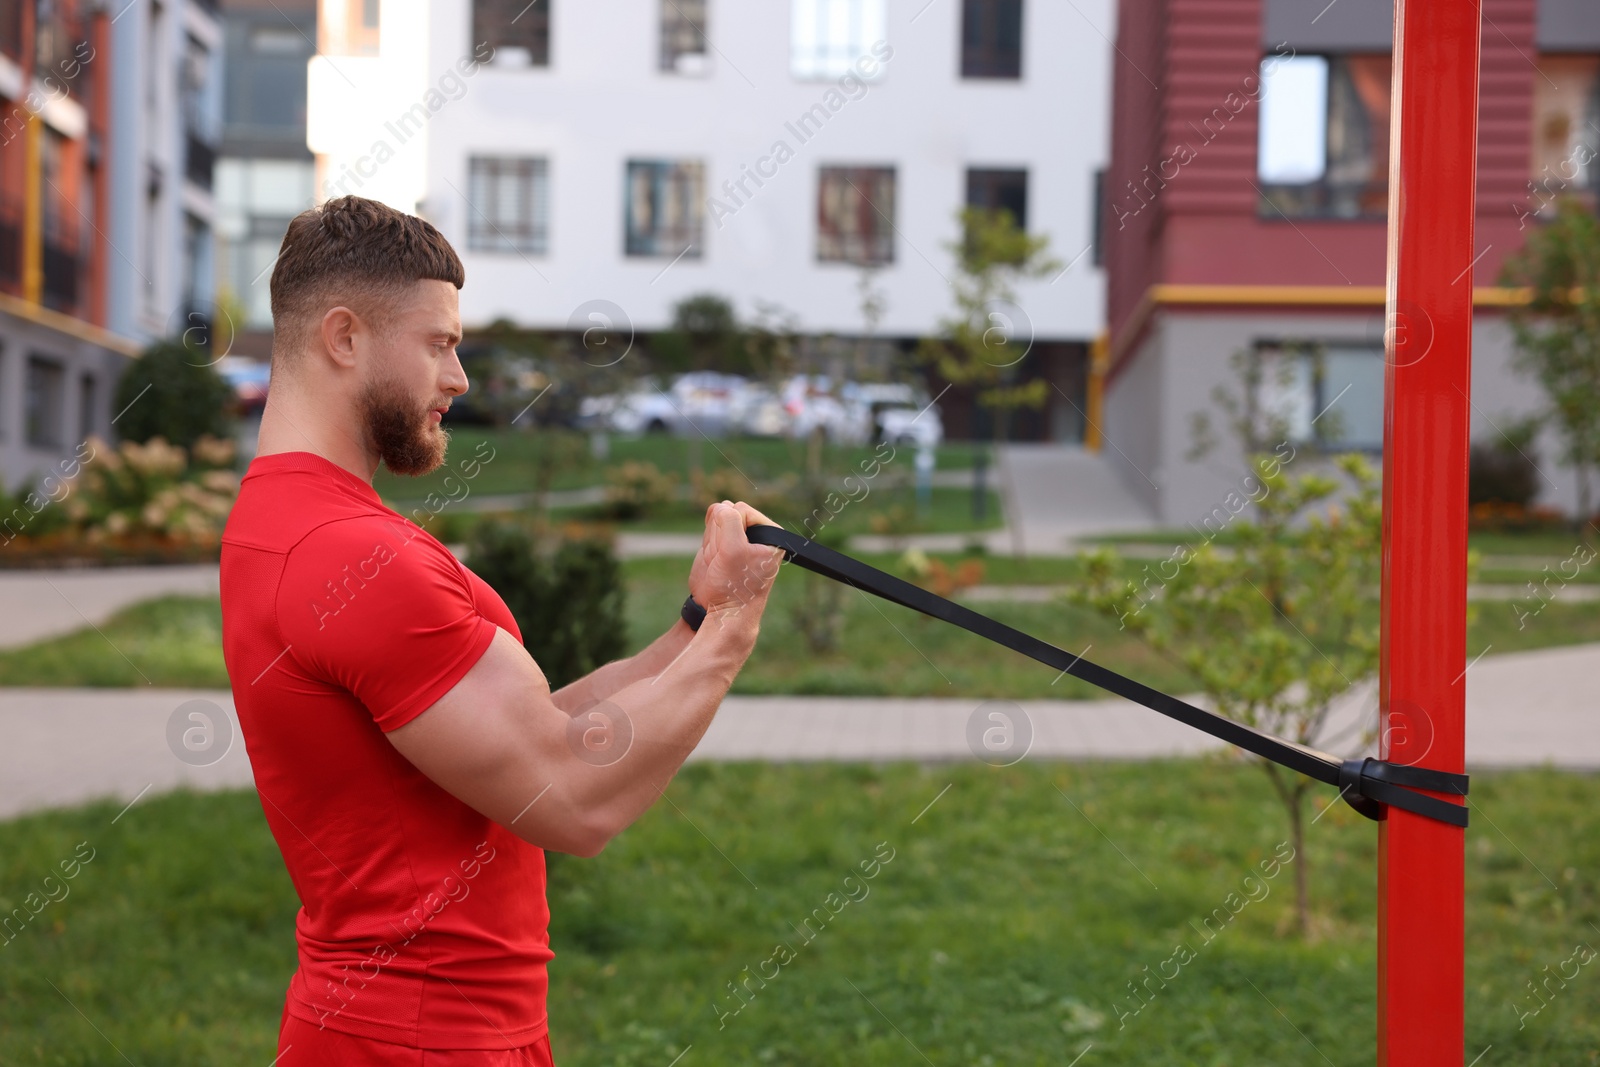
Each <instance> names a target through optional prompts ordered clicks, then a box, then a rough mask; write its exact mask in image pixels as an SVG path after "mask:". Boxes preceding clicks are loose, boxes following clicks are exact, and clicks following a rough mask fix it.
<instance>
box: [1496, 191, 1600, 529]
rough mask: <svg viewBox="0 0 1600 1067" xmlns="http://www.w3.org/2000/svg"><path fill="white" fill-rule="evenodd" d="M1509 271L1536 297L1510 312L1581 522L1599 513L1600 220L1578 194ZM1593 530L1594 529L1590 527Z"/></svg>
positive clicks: (1536, 235) (1511, 262) (1516, 282)
mask: <svg viewBox="0 0 1600 1067" xmlns="http://www.w3.org/2000/svg"><path fill="white" fill-rule="evenodd" d="M1505 279H1506V281H1507V282H1509V283H1510V284H1513V285H1521V286H1526V287H1527V288H1528V289H1529V290H1530V291H1531V299H1530V300H1529V302H1528V304H1527V305H1526V306H1525V307H1520V308H1516V309H1514V310H1513V311H1512V313H1511V329H1512V332H1513V335H1514V336H1515V338H1516V343H1517V349H1518V365H1519V366H1520V367H1521V368H1522V369H1523V370H1525V371H1527V372H1528V373H1530V374H1532V375H1533V376H1534V377H1535V378H1536V379H1537V380H1538V382H1539V385H1540V386H1541V387H1542V388H1543V389H1544V393H1545V398H1546V400H1547V401H1548V403H1549V411H1548V416H1549V418H1550V419H1551V421H1552V422H1553V423H1554V424H1555V427H1556V429H1557V430H1558V431H1559V432H1560V434H1561V438H1562V456H1561V458H1562V459H1563V460H1564V461H1565V462H1567V463H1569V464H1571V466H1572V469H1573V472H1574V473H1575V474H1576V476H1577V481H1578V512H1579V514H1578V516H1577V523H1578V526H1579V528H1580V529H1584V530H1587V525H1586V524H1587V522H1588V520H1589V518H1590V517H1591V516H1592V515H1593V514H1594V506H1593V504H1592V502H1591V497H1590V487H1589V479H1590V475H1591V473H1592V472H1593V470H1594V468H1595V466H1596V465H1597V464H1600V222H1597V221H1596V219H1595V217H1594V215H1593V214H1592V213H1591V212H1589V211H1588V210H1587V209H1586V208H1585V207H1583V206H1582V205H1581V204H1579V203H1578V202H1577V201H1576V200H1570V199H1569V200H1565V201H1563V202H1562V203H1561V205H1560V207H1559V209H1558V210H1557V213H1556V217H1555V220H1554V221H1553V222H1551V223H1550V224H1549V225H1547V226H1542V227H1539V228H1537V229H1535V230H1534V231H1533V233H1532V234H1531V235H1530V236H1529V237H1528V243H1527V244H1526V245H1525V246H1524V248H1523V250H1522V252H1521V253H1520V254H1518V255H1517V256H1514V257H1512V258H1511V259H1510V260H1508V261H1507V263H1506V268H1505ZM1586 536H1587V533H1586Z"/></svg>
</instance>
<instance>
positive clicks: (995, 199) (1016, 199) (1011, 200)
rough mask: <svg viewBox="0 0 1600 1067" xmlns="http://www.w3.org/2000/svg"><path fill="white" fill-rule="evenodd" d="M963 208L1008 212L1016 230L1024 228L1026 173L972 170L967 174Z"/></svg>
mask: <svg viewBox="0 0 1600 1067" xmlns="http://www.w3.org/2000/svg"><path fill="white" fill-rule="evenodd" d="M967 206H968V207H981V208H987V209H988V210H990V211H1009V212H1011V220H1012V221H1013V222H1015V223H1016V224H1017V228H1018V229H1021V230H1026V229H1027V228H1028V172H1027V171H1025V170H988V169H983V168H978V167H974V168H971V169H970V170H968V171H967Z"/></svg>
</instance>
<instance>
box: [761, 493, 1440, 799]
mask: <svg viewBox="0 0 1600 1067" xmlns="http://www.w3.org/2000/svg"><path fill="white" fill-rule="evenodd" d="M745 534H746V536H747V537H748V538H749V540H750V543H751V544H756V545H766V546H769V547H771V548H777V549H781V550H782V551H783V554H784V557H785V559H787V560H788V561H789V562H791V563H794V564H796V565H798V566H800V567H802V568H804V569H805V570H808V571H812V572H813V573H816V574H820V575H822V576H823V577H826V578H831V579H833V580H834V581H836V582H842V583H843V584H845V585H849V586H853V587H855V588H856V589H859V590H861V591H862V592H864V593H871V594H872V595H874V596H876V597H879V598H881V599H883V600H887V601H889V602H890V603H893V604H899V605H900V606H902V607H907V608H910V609H911V610H913V611H919V612H921V613H922V614H924V615H927V616H930V617H932V618H935V619H939V620H941V621H943V622H948V623H951V624H952V625H955V626H959V627H961V628H962V629H963V630H966V631H968V632H969V633H973V634H977V635H978V636H979V637H985V638H988V639H989V640H990V641H993V642H995V643H996V644H998V645H1003V646H1004V647H1006V648H1009V649H1011V650H1012V651H1013V652H1019V653H1021V654H1022V655H1024V656H1027V657H1029V658H1030V659H1034V660H1037V661H1039V662H1040V663H1043V664H1045V665H1046V666H1049V667H1053V668H1055V669H1056V670H1059V671H1061V672H1063V673H1065V674H1071V675H1073V676H1074V677H1077V678H1082V679H1083V680H1084V681H1086V682H1089V683H1090V684H1091V685H1096V686H1099V687H1100V688H1101V689H1104V690H1106V691H1107V692H1110V693H1115V694H1116V695H1117V696H1120V697H1124V698H1126V699H1128V700H1131V701H1133V702H1134V703H1136V704H1140V705H1142V706H1144V707H1147V708H1149V709H1150V710H1151V711H1155V712H1158V713H1160V714H1162V715H1165V716H1167V717H1168V718H1170V719H1175V720H1177V721H1178V722H1181V723H1185V724H1186V725H1189V726H1192V727H1194V728H1195V729H1197V730H1201V731H1204V732H1205V733H1208V734H1210V735H1211V736H1212V737H1215V738H1217V739H1218V740H1221V741H1225V742H1227V743H1228V744H1230V745H1233V746H1235V747H1237V748H1242V749H1244V750H1245V751H1247V752H1250V753H1253V754H1254V755H1257V756H1260V757H1261V758H1262V759H1267V760H1271V761H1272V762H1274V763H1277V764H1279V765H1281V766H1284V767H1287V768H1289V769H1290V770H1292V771H1298V772H1299V773H1301V774H1304V775H1306V776H1308V777H1310V778H1315V779H1316V780H1317V781H1319V782H1325V783H1327V784H1328V785H1334V786H1338V787H1339V794H1340V796H1342V797H1344V799H1345V801H1346V802H1347V803H1348V804H1349V805H1350V806H1351V807H1352V808H1354V809H1355V810H1357V811H1359V812H1360V813H1361V814H1363V815H1365V816H1366V817H1367V818H1369V819H1383V818H1384V817H1385V816H1386V814H1387V809H1388V808H1390V807H1395V808H1401V809H1403V810H1405V811H1409V812H1412V813H1413V814H1416V815H1422V816H1424V817H1426V818H1429V819H1436V820H1438V821H1439V822H1444V823H1449V824H1450V825H1452V826H1463V827H1464V826H1466V825H1467V809H1466V807H1465V806H1463V805H1461V804H1457V803H1454V802H1453V801H1449V800H1444V799H1441V798H1439V797H1435V796H1429V795H1428V794H1427V793H1426V792H1419V790H1427V791H1429V792H1434V793H1446V794H1449V795H1452V796H1466V795H1467V776H1466V775H1465V774H1452V773H1450V772H1447V771H1438V770H1432V769H1430V768H1427V767H1416V766H1410V765H1407V764H1399V763H1387V762H1385V761H1383V760H1378V759H1372V758H1370V757H1369V758H1366V759H1353V760H1341V759H1339V758H1337V757H1335V756H1330V755H1328V754H1327V753H1325V752H1318V751H1317V750H1316V749H1314V748H1309V747H1307V746H1305V745H1300V744H1296V743H1295V742H1293V741H1285V740H1283V739H1282V738H1277V737H1273V736H1272V735H1270V734H1266V733H1262V732H1261V731H1259V730H1256V729H1253V728H1251V727H1249V726H1246V725H1244V724H1243V723H1238V722H1234V721H1233V720H1232V719H1228V718H1224V717H1223V716H1221V715H1218V714H1216V713H1215V712H1210V711H1207V710H1205V709H1204V708H1200V707H1196V706H1195V705H1193V704H1190V703H1189V702H1187V701H1184V700H1179V699H1178V698H1177V697H1175V696H1171V695H1169V694H1167V693H1163V692H1161V691H1160V690H1158V689H1152V688H1151V687H1149V686H1147V685H1145V684H1143V683H1142V682H1136V681H1134V680H1133V679H1132V678H1129V677H1127V676H1126V675H1122V674H1118V673H1117V672H1116V671H1113V670H1109V669H1108V668H1105V667H1102V666H1100V665H1099V664H1096V663H1091V662H1090V661H1088V660H1086V659H1084V658H1083V657H1082V656H1078V655H1074V654H1073V653H1071V652H1068V651H1066V650H1065V649H1061V648H1057V647H1056V646H1055V645H1052V644H1050V643H1048V642H1046V641H1041V640H1039V639H1038V638H1036V637H1032V636H1030V635H1028V634H1025V633H1023V632H1022V631H1020V630H1016V629H1013V628H1012V627H1010V626H1007V625H1005V624H1004V623H1002V622H999V621H997V620H995V619H991V618H989V616H987V615H983V614H980V613H979V612H976V611H973V610H972V609H971V608H967V607H963V606H962V605H960V604H957V603H955V602H954V601H952V600H947V599H945V598H944V597H942V596H939V595H937V594H935V593H931V592H929V591H928V590H926V589H923V588H922V587H921V586H917V585H912V584H911V583H910V582H907V581H904V580H902V579H900V578H896V577H895V576H894V575H892V574H887V573H885V572H884V571H880V570H878V569H877V568H876V567H869V566H868V565H867V564H865V563H862V562H861V561H860V560H857V559H852V558H851V557H850V556H847V555H845V554H844V553H842V552H835V551H833V550H832V549H830V548H824V547H823V546H821V545H819V544H817V543H816V542H815V541H812V540H810V539H808V538H805V537H801V536H800V535H799V534H794V533H790V532H789V531H788V530H785V529H782V528H781V527H778V526H766V525H759V526H751V527H749V528H747V529H746V530H745Z"/></svg>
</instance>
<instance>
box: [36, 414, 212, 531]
mask: <svg viewBox="0 0 1600 1067" xmlns="http://www.w3.org/2000/svg"><path fill="white" fill-rule="evenodd" d="M90 444H91V446H92V447H93V449H94V452H93V454H94V456H95V458H94V459H93V460H91V461H90V462H89V463H87V464H85V465H84V468H83V470H82V472H81V473H80V474H79V475H78V477H77V478H76V479H74V480H73V483H72V486H71V490H70V492H69V493H68V495H67V496H66V499H65V501H64V502H63V504H62V508H63V510H64V512H65V514H66V517H67V519H68V520H69V522H70V524H71V526H70V529H71V530H72V531H73V533H75V534H76V535H77V537H78V538H80V539H81V540H82V541H83V542H86V543H88V544H91V545H93V544H101V543H104V542H106V541H107V540H114V539H124V540H133V541H139V542H151V541H153V542H162V543H166V544H171V545H180V546H211V545H215V544H216V543H217V542H218V541H220V539H221V537H222V527H223V525H224V523H226V522H227V519H228V512H229V511H230V510H232V508H233V502H234V500H235V499H236V498H237V497H238V495H239V475H238V474H237V473H236V472H235V471H234V469H233V467H234V460H235V452H234V445H233V442H231V441H226V440H223V439H221V438H217V437H212V436H209V435H202V436H201V437H200V438H198V439H197V440H196V441H195V443H194V446H193V447H192V448H190V449H188V450H185V449H183V448H180V447H179V446H177V445H173V444H169V443H168V442H167V440H166V439H165V438H163V437H152V438H151V439H150V440H149V441H146V442H145V443H144V444H139V443H137V442H134V441H124V442H123V443H122V444H121V445H119V446H117V447H116V448H112V447H111V446H109V445H107V444H105V443H104V442H103V441H99V440H96V439H94V438H91V439H90Z"/></svg>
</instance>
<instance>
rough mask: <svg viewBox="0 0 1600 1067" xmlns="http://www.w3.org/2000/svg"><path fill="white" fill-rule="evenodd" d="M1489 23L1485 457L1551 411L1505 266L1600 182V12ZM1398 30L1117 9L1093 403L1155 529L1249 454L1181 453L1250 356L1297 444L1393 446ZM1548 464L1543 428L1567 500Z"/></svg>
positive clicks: (1478, 393)
mask: <svg viewBox="0 0 1600 1067" xmlns="http://www.w3.org/2000/svg"><path fill="white" fill-rule="evenodd" d="M1482 7H1483V15H1484V29H1483V59H1482V87H1481V91H1480V105H1479V106H1480V132H1479V151H1478V161H1477V165H1478V177H1477V188H1478V215H1477V222H1476V227H1475V240H1476V247H1477V248H1478V249H1479V254H1478V258H1477V259H1476V260H1474V261H1473V262H1471V263H1462V264H1461V265H1460V267H1461V271H1462V276H1461V284H1463V285H1472V286H1473V288H1474V300H1475V303H1476V305H1477V307H1478V309H1479V314H1478V321H1477V326H1476V328H1475V331H1474V355H1473V368H1474V374H1473V379H1474V397H1473V400H1474V407H1475V414H1474V437H1475V439H1476V438H1478V437H1480V436H1484V435H1493V434H1496V432H1497V427H1502V426H1504V425H1505V424H1506V422H1507V421H1508V420H1515V419H1517V418H1520V417H1524V416H1527V415H1529V414H1531V413H1533V412H1534V411H1536V410H1537V409H1538V408H1539V407H1540V405H1541V403H1542V397H1541V395H1540V393H1539V391H1538V389H1537V387H1536V386H1535V385H1534V384H1533V383H1532V382H1531V381H1529V380H1527V379H1525V378H1522V377H1520V376H1518V375H1516V374H1515V373H1514V371H1513V370H1512V367H1511V362H1512V355H1513V349H1512V343H1511V338H1510V333H1509V330H1508V329H1507V326H1506V324H1505V321H1504V314H1503V309H1504V307H1505V306H1506V304H1507V302H1508V301H1509V300H1511V299H1513V297H1514V294H1512V293H1511V292H1510V291H1509V290H1507V289H1505V288H1502V287H1500V286H1499V285H1498V284H1497V282H1498V281H1499V279H1500V276H1501V268H1502V265H1503V263H1504V261H1505V258H1506V257H1507V256H1508V255H1510V254H1511V253H1513V252H1515V251H1517V250H1518V249H1520V248H1521V247H1522V244H1523V241H1524V238H1525V235H1526V234H1527V232H1528V229H1529V228H1530V227H1533V226H1536V225H1538V224H1539V222H1538V220H1539V217H1540V215H1541V214H1548V213H1549V211H1550V205H1552V204H1553V203H1554V201H1555V199H1556V197H1557V196H1558V195H1576V196H1580V197H1586V198H1588V199H1589V200H1590V201H1591V202H1592V201H1593V199H1594V197H1595V193H1596V189H1597V187H1600V78H1597V74H1600V4H1596V3H1594V2H1593V0H1482ZM1392 20H1393V5H1392V2H1390V0H1335V2H1334V3H1328V2H1327V0H1121V2H1120V4H1119V23H1118V32H1117V42H1116V44H1117V55H1116V58H1115V60H1114V76H1113V111H1112V116H1113V119H1112V146H1111V162H1110V166H1109V168H1108V171H1107V174H1106V176H1105V181H1104V185H1103V192H1102V204H1103V209H1104V210H1103V217H1102V221H1101V225H1102V235H1103V237H1102V245H1103V249H1104V257H1105V263H1106V268H1107V283H1108V285H1107V290H1108V291H1107V329H1108V334H1107V338H1106V340H1105V342H1104V344H1103V345H1102V346H1101V352H1100V353H1099V356H1098V361H1097V362H1098V369H1097V373H1096V375H1095V378H1096V381H1095V385H1094V387H1093V389H1092V391H1094V390H1098V396H1097V397H1096V398H1095V399H1096V400H1097V401H1098V405H1097V406H1098V410H1099V415H1100V418H1099V420H1098V422H1099V425H1100V426H1101V427H1102V428H1103V434H1104V445H1105V453H1106V455H1107V458H1108V459H1109V460H1110V461H1111V462H1112V463H1113V464H1114V465H1115V466H1117V467H1118V469H1119V471H1120V472H1121V474H1122V475H1123V477H1124V479H1125V481H1126V482H1127V484H1128V485H1129V486H1130V487H1132V488H1133V489H1134V490H1135V491H1136V492H1137V493H1139V494H1140V495H1141V496H1142V497H1143V498H1144V499H1145V500H1146V501H1147V503H1148V504H1149V505H1150V506H1151V507H1152V509H1153V510H1154V511H1155V512H1156V513H1157V515H1158V516H1159V517H1160V518H1161V520H1162V521H1164V522H1168V523H1173V524H1180V525H1181V524H1182V523H1185V522H1191V521H1198V520H1199V517H1200V516H1202V515H1204V514H1207V513H1208V512H1210V510H1211V509H1212V507H1213V505H1215V504H1216V503H1217V501H1218V500H1220V499H1221V498H1222V497H1224V496H1225V495H1226V494H1227V492H1228V491H1229V490H1230V489H1231V488H1234V485H1233V482H1234V481H1236V479H1237V476H1238V473H1239V471H1238V469H1237V468H1238V466H1239V464H1238V462H1237V456H1232V455H1227V454H1226V453H1224V452H1217V453H1213V454H1212V455H1211V456H1210V457H1208V458H1206V459H1200V460H1196V459H1192V458H1190V457H1189V456H1188V454H1187V453H1188V452H1189V449H1190V445H1191V443H1192V441H1191V431H1190V425H1191V421H1192V417H1193V415H1194V414H1195V413H1197V412H1201V411H1205V410H1207V409H1210V408H1212V393H1213V390H1214V389H1215V387H1216V386H1218V385H1225V386H1231V385H1233V384H1234V383H1235V382H1236V381H1237V379H1236V376H1235V373H1234V370H1233V367H1232V360H1233V359H1234V357H1235V356H1236V354H1243V356H1244V358H1246V359H1257V360H1259V359H1266V360H1268V361H1270V362H1271V364H1272V366H1273V367H1274V368H1280V369H1283V373H1284V375H1285V378H1284V380H1283V383H1281V384H1280V385H1279V386H1278V387H1277V391H1276V392H1275V393H1274V395H1273V397H1272V398H1271V402H1272V403H1274V404H1276V405H1278V406H1279V410H1281V411H1283V412H1284V413H1285V414H1286V417H1287V418H1288V419H1289V422H1290V424H1291V426H1292V427H1294V431H1293V432H1294V434H1295V435H1299V436H1301V437H1303V439H1304V441H1305V443H1308V444H1314V445H1316V444H1320V445H1322V446H1325V447H1330V448H1341V449H1342V448H1361V449H1370V450H1373V451H1376V450H1377V449H1378V448H1379V447H1380V446H1381V441H1382V380H1383V375H1382V371H1383V358H1382V343H1383V335H1384V328H1385V323H1384V310H1385V309H1384V288H1383V286H1384V271H1385V246H1386V221H1385V214H1386V209H1387V205H1388V173H1389V163H1390V159H1389V100H1390V48H1391V40H1392ZM1439 165H1440V166H1451V165H1458V164H1453V163H1452V161H1445V160H1441V161H1439ZM1302 346H1305V347H1302ZM1286 353H1293V354H1286ZM1324 411H1326V412H1329V413H1337V414H1336V415H1335V416H1334V417H1333V418H1326V419H1325V418H1323V417H1322V416H1323V413H1324ZM1557 454H1558V447H1557V445H1556V442H1555V439H1554V437H1553V436H1551V435H1550V434H1548V433H1546V434H1544V435H1543V436H1542V437H1541V438H1540V440H1539V442H1538V455H1537V456H1536V457H1535V458H1536V459H1537V460H1538V463H1539V467H1540V468H1541V470H1542V472H1543V473H1544V474H1545V476H1546V477H1545V479H1544V483H1543V486H1544V487H1543V491H1542V496H1541V500H1542V501H1544V502H1548V503H1554V504H1557V505H1563V506H1570V504H1571V502H1572V497H1573V482H1572V478H1571V475H1570V472H1567V471H1564V470H1562V469H1561V468H1560V467H1559V465H1558V464H1557V463H1556V462H1555V457H1556V456H1557Z"/></svg>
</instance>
